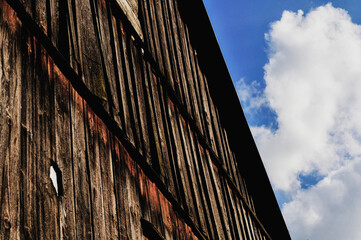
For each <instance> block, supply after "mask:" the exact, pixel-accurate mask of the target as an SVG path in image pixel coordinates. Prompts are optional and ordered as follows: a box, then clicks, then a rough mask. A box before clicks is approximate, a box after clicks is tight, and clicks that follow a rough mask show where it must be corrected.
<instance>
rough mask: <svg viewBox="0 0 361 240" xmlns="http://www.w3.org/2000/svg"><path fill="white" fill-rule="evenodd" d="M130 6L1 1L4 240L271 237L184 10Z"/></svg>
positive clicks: (85, 0)
mask: <svg viewBox="0 0 361 240" xmlns="http://www.w3.org/2000/svg"><path fill="white" fill-rule="evenodd" d="M119 2H121V0H117V1H115V0H114V1H107V0H76V1H75V0H58V1H55V0H46V1H30V0H24V1H19V0H0V239H153V238H154V239H262V240H263V239H270V238H271V237H270V236H269V235H268V233H267V231H266V230H265V229H264V227H263V226H262V223H261V222H260V221H259V219H258V218H257V215H256V211H257V209H255V207H254V204H253V200H252V196H251V195H250V194H249V193H248V190H247V183H246V180H245V179H244V178H243V177H242V176H241V174H240V171H239V169H238V165H237V156H236V155H235V153H234V152H233V151H232V148H231V145H230V143H229V141H228V136H227V131H226V130H225V128H224V127H222V123H221V117H222V116H220V114H219V112H218V109H217V106H216V105H215V104H214V102H213V100H212V96H211V93H210V90H209V85H208V81H207V76H206V74H205V73H204V72H203V71H202V68H201V65H200V64H199V61H200V60H199V59H198V56H197V49H194V48H193V46H192V43H191V40H190V35H189V34H190V33H189V29H188V26H187V25H186V24H185V23H184V21H183V19H182V17H181V14H180V12H179V8H178V3H177V1H175V0H141V1H139V3H138V4H137V3H136V1H127V3H128V4H129V5H130V6H131V8H132V9H133V11H135V12H136V11H138V12H137V14H138V16H139V19H137V21H139V24H140V27H141V30H139V29H138V27H137V26H135V25H136V24H135V23H134V21H133V20H129V14H128V15H127V14H126V13H125V12H124V8H122V7H121V5H120V4H119ZM133 13H134V12H133ZM134 16H136V14H134ZM134 24H135V25H134ZM140 31H141V33H140ZM50 166H56V168H57V169H59V170H58V172H57V174H58V185H59V186H61V187H59V189H58V192H56V190H55V188H54V187H53V183H52V180H51V178H50Z"/></svg>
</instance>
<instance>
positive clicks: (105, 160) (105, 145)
mask: <svg viewBox="0 0 361 240" xmlns="http://www.w3.org/2000/svg"><path fill="white" fill-rule="evenodd" d="M97 129H98V138H99V143H98V144H99V160H100V161H99V162H100V170H101V180H102V181H101V183H102V190H103V191H102V192H101V194H102V201H103V208H104V220H105V221H104V222H105V232H106V238H107V239H118V226H117V225H118V224H117V221H118V217H117V212H116V200H115V194H114V176H113V174H114V171H113V165H112V155H111V142H110V138H111V133H110V132H109V130H108V129H107V127H106V126H105V124H104V122H103V121H101V120H100V119H99V120H98V121H97ZM97 211H99V209H97Z"/></svg>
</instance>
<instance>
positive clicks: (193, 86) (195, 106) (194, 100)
mask: <svg viewBox="0 0 361 240" xmlns="http://www.w3.org/2000/svg"><path fill="white" fill-rule="evenodd" d="M185 37H186V42H187V45H188V58H189V62H190V70H191V76H190V77H189V78H188V81H189V92H190V95H191V106H192V111H193V116H194V121H195V124H196V126H197V127H198V129H199V131H200V132H201V134H204V130H203V126H202V120H201V116H200V115H201V113H200V107H199V102H198V101H199V97H198V96H197V83H196V81H198V80H197V73H196V72H195V71H196V67H195V60H194V50H193V47H192V45H191V41H190V38H189V32H188V28H185Z"/></svg>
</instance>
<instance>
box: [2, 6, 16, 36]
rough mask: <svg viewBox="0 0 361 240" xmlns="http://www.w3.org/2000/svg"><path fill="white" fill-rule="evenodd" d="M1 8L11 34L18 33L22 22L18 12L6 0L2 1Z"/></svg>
mask: <svg viewBox="0 0 361 240" xmlns="http://www.w3.org/2000/svg"><path fill="white" fill-rule="evenodd" d="M0 8H1V13H2V18H3V19H4V22H5V23H7V25H8V27H9V29H10V30H11V32H12V33H15V32H17V31H18V30H19V28H20V26H21V22H20V20H19V19H18V17H17V15H16V12H15V11H14V10H13V9H12V8H11V7H10V5H9V4H8V3H7V2H6V0H0Z"/></svg>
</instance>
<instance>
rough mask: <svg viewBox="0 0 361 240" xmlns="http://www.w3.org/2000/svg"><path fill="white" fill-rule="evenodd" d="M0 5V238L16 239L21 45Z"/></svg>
mask: <svg viewBox="0 0 361 240" xmlns="http://www.w3.org/2000/svg"><path fill="white" fill-rule="evenodd" d="M0 5H1V9H2V12H1V13H0V49H1V51H0V69H1V70H0V139H1V141H0V238H1V239H18V238H19V236H20V222H19V220H20V211H21V208H20V206H19V201H20V196H19V194H18V193H19V192H20V189H19V187H20V176H19V173H20V167H21V165H20V160H21V158H20V157H21V152H20V150H21V148H20V147H21V145H20V144H21V141H20V138H19V136H20V131H21V110H20V109H21V108H20V106H21V103H22V102H21V93H22V91H21V90H22V87H21V78H22V72H21V70H22V68H21V63H22V58H21V51H22V50H23V49H22V47H23V44H22V42H21V41H20V38H19V37H17V36H19V35H20V31H19V30H20V29H19V27H20V22H19V20H18V19H17V18H16V17H15V13H14V11H12V9H11V8H10V6H9V5H7V3H6V2H5V1H0ZM9 17H11V19H9Z"/></svg>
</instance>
